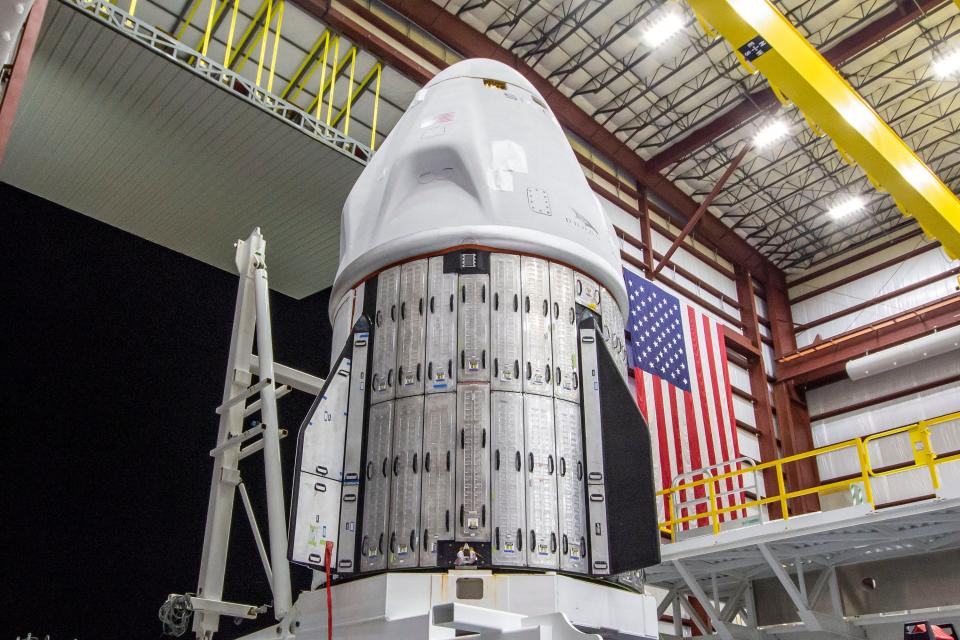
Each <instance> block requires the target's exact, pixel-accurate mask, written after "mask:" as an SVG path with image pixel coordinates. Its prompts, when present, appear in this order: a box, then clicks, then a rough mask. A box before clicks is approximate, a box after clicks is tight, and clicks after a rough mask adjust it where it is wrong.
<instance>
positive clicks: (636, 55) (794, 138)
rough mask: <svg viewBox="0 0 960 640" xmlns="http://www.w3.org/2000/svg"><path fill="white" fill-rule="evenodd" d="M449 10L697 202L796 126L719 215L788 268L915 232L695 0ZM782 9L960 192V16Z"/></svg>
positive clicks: (880, 6)
mask: <svg viewBox="0 0 960 640" xmlns="http://www.w3.org/2000/svg"><path fill="white" fill-rule="evenodd" d="M438 4H441V5H442V6H443V7H444V8H445V9H446V10H447V11H449V12H451V13H453V14H455V15H457V16H458V17H459V18H460V19H461V20H463V21H464V22H466V23H467V24H469V25H471V26H472V27H474V28H476V29H478V30H481V31H482V32H484V33H485V34H486V35H487V36H488V37H489V38H491V39H493V40H494V41H496V42H498V43H499V44H500V45H501V46H503V47H505V48H507V49H509V50H510V51H511V52H512V53H513V54H515V55H516V56H518V58H519V59H521V60H523V61H525V62H526V63H528V64H530V65H532V66H533V67H534V68H535V69H536V70H537V71H538V72H539V73H540V74H541V75H543V76H544V77H545V78H547V79H548V80H549V81H550V82H551V83H553V84H554V85H556V86H557V87H559V88H560V90H561V91H562V92H563V93H564V94H566V95H567V96H570V97H571V98H572V99H573V100H574V101H575V102H576V103H577V104H578V105H580V106H581V107H582V108H583V109H584V110H585V111H587V112H588V113H590V114H591V115H592V116H593V117H594V118H595V119H596V120H597V121H598V122H600V123H601V124H603V126H604V127H606V128H607V129H608V130H609V131H611V132H613V133H615V135H616V136H617V137H618V138H619V139H620V140H621V141H623V142H624V143H626V144H627V145H629V146H630V147H631V148H633V149H634V150H635V151H636V153H637V154H638V155H640V156H641V157H642V158H644V159H645V160H647V161H648V162H650V163H651V164H652V165H653V166H655V167H657V168H659V169H660V170H661V171H662V172H663V173H664V174H665V175H667V176H668V177H669V178H670V179H671V180H673V181H674V182H675V183H676V184H678V185H679V186H680V187H681V188H682V189H683V190H684V191H686V192H687V193H689V194H691V195H693V196H694V197H695V198H696V199H698V200H699V199H702V198H703V197H704V196H705V195H706V194H707V193H708V192H709V191H710V189H711V188H712V186H713V184H714V183H715V182H716V180H717V178H718V177H719V176H720V175H721V174H722V172H723V171H724V169H725V168H726V167H727V165H728V164H729V163H730V161H731V160H732V159H733V158H734V156H735V155H736V154H737V152H738V151H739V149H740V148H741V145H742V144H743V143H744V142H745V141H748V140H751V139H752V138H753V137H754V136H755V135H756V133H757V132H758V131H759V130H760V129H761V128H762V127H764V126H766V125H767V124H769V123H770V122H771V121H773V120H779V121H781V122H783V123H784V124H785V125H786V127H787V128H788V134H787V135H786V136H785V137H784V138H783V139H782V140H780V141H778V142H776V143H774V144H771V145H770V146H768V147H765V148H763V149H756V150H753V151H751V152H750V153H748V155H747V157H746V158H745V160H744V162H743V164H742V165H741V166H740V167H739V168H738V169H737V170H736V172H735V173H734V175H733V177H732V178H731V179H730V181H729V182H728V183H727V186H726V188H725V189H724V190H723V192H722V194H721V195H720V196H719V197H718V198H717V200H716V201H715V203H714V205H713V206H712V207H711V209H712V211H713V212H714V213H715V214H716V215H717V216H718V217H719V218H720V219H721V220H722V221H723V222H724V223H726V224H727V225H728V226H730V227H732V228H734V229H735V230H736V231H737V232H738V233H739V234H740V235H741V236H742V237H744V238H745V239H747V241H748V242H750V243H751V244H752V245H753V246H755V247H757V248H758V249H759V250H760V251H761V252H762V253H764V254H765V255H767V256H768V257H769V258H771V260H772V261H773V262H774V263H775V264H777V265H778V266H780V267H782V268H784V269H786V270H788V271H789V270H793V269H798V268H803V267H806V266H809V265H810V264H812V263H813V262H815V261H817V260H818V259H821V258H823V257H825V256H827V255H830V254H831V253H833V252H836V251H839V250H841V249H843V248H845V247H847V246H850V245H852V244H855V243H858V242H862V241H865V240H869V239H872V238H876V237H879V236H882V235H884V234H886V233H889V232H890V231H891V230H893V229H895V228H900V227H903V226H907V225H912V224H913V223H912V221H905V220H904V218H903V217H902V215H901V214H900V212H899V211H898V210H897V208H896V206H895V204H894V202H893V199H892V198H891V197H890V196H888V195H886V194H884V193H879V192H878V191H877V190H876V189H874V188H873V187H872V186H871V185H870V184H869V182H868V181H867V178H866V176H865V175H864V173H863V172H862V171H861V170H860V169H859V168H858V167H856V166H855V165H852V164H849V163H847V162H846V161H845V160H844V159H843V158H842V157H841V156H840V154H839V153H838V152H837V150H836V147H835V146H834V144H833V143H832V141H831V140H830V139H829V138H826V137H824V136H819V135H817V134H815V133H814V132H813V130H812V129H811V128H810V127H809V126H808V125H807V123H806V122H805V121H804V118H803V116H802V114H800V113H799V111H798V110H797V109H796V108H794V107H792V106H787V107H781V105H780V103H779V102H778V101H777V100H775V99H771V98H772V94H770V93H769V92H765V91H764V89H765V88H766V86H767V83H766V81H765V80H764V78H763V77H762V76H760V75H758V74H753V75H751V74H749V73H748V72H747V71H746V70H745V69H744V68H743V67H742V66H741V64H740V63H739V61H738V60H737V58H736V57H735V56H734V54H733V52H732V50H731V49H730V47H729V46H728V44H727V43H726V42H725V41H724V40H722V39H720V40H712V41H711V40H710V39H709V38H708V37H707V36H706V34H705V32H704V29H703V28H702V26H701V25H700V24H699V23H698V21H697V20H696V18H695V16H694V15H693V12H692V11H691V10H690V8H689V7H688V6H687V5H686V4H685V3H683V2H677V3H673V2H663V1H661V0H642V1H640V2H635V1H629V0H562V1H550V2H536V1H533V0H486V1H484V0H445V1H438ZM774 4H775V5H776V6H777V7H778V8H779V9H780V10H781V11H782V12H783V13H784V14H785V15H786V16H788V17H789V18H790V20H791V21H792V22H793V24H794V26H796V27H797V29H798V30H799V31H800V32H801V33H802V34H803V35H805V36H806V37H807V38H808V39H809V40H810V42H811V43H812V44H814V45H815V46H816V47H817V49H818V50H819V51H821V53H826V54H827V56H828V58H839V59H840V60H839V62H840V64H839V65H838V70H839V71H840V73H841V75H843V76H844V77H845V78H846V79H847V80H848V81H849V82H850V83H851V84H852V85H853V86H854V87H855V88H856V89H857V90H858V91H860V93H861V94H862V95H863V96H864V98H865V99H866V100H867V101H868V102H869V103H870V104H871V105H872V106H873V107H874V108H875V109H876V110H877V111H878V113H879V114H880V115H881V117H883V118H884V119H885V120H886V121H887V122H888V123H889V124H890V125H891V126H892V127H893V128H894V130H895V131H896V132H897V133H898V134H899V135H900V136H901V137H902V138H903V139H904V140H905V141H906V142H907V144H908V145H910V146H911V147H912V148H913V149H914V150H915V151H916V152H917V153H918V154H919V155H920V156H921V158H922V159H923V160H924V161H926V162H927V163H928V164H929V165H930V167H931V168H932V169H933V170H934V171H935V172H936V173H937V174H938V175H939V176H940V178H941V179H942V180H943V181H944V183H946V184H947V185H948V186H949V187H950V188H951V189H952V190H953V191H954V192H957V191H958V190H960V161H958V157H960V155H958V154H957V148H958V146H960V134H958V133H957V132H958V131H960V82H958V80H960V77H958V76H956V75H954V76H953V77H948V78H941V77H938V75H937V74H936V73H935V72H934V70H933V68H932V67H933V65H934V63H935V61H936V60H937V59H938V58H939V57H940V56H942V55H944V54H946V53H947V52H948V51H951V50H953V49H955V48H956V47H957V46H958V45H960V8H958V6H957V5H956V4H955V3H953V2H949V1H939V2H937V1H933V2H931V1H927V2H921V1H914V0H867V1H860V0H840V1H837V0H775V1H774ZM664 12H675V14H676V15H678V16H680V18H681V20H682V22H683V26H682V28H681V29H679V30H678V31H677V32H676V33H675V34H674V35H673V36H672V37H670V38H668V39H667V40H666V41H664V42H662V43H660V44H658V45H657V46H651V44H652V43H651V42H650V41H649V38H648V37H647V34H648V33H649V30H650V29H651V28H652V29H653V30H654V31H656V29H657V25H658V22H657V21H658V20H662V19H663V16H664ZM898 18H899V19H898ZM888 24H893V25H902V26H900V27H899V28H894V29H892V30H889V31H890V32H889V35H887V34H886V31H888V29H886V28H880V27H885V25H888ZM877 33H880V34H882V35H885V36H886V37H883V38H880V39H877V40H873V41H872V42H870V41H869V40H867V41H866V42H865V43H861V46H860V47H855V48H854V49H853V55H849V53H850V52H851V51H850V50H851V44H852V43H855V42H857V40H858V39H859V40H863V39H864V38H863V34H871V35H872V34H877ZM858 36H859V37H858ZM831 49H833V52H834V55H833V56H830V55H829V52H830V51H831ZM857 49H860V50H857ZM711 125H712V126H711ZM691 132H694V138H693V140H690V139H689V138H690V136H691ZM711 132H719V133H720V135H712V133H711ZM697 134H701V135H699V136H698V135H697ZM852 196H861V197H862V199H863V200H864V202H865V207H864V208H863V210H862V211H858V212H856V213H854V214H853V215H851V216H849V217H847V218H845V219H843V220H840V221H834V220H833V219H831V217H830V216H829V215H828V211H829V210H830V209H831V207H833V206H834V205H835V204H837V203H838V202H840V201H843V200H845V199H846V198H849V197H852Z"/></svg>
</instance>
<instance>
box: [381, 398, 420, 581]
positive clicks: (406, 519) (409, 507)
mask: <svg viewBox="0 0 960 640" xmlns="http://www.w3.org/2000/svg"><path fill="white" fill-rule="evenodd" d="M422 449H423V396H415V397H412V398H401V399H399V400H397V401H396V409H395V415H394V426H393V461H392V463H391V469H390V473H391V487H390V492H391V494H392V499H391V501H390V544H389V549H390V555H389V561H388V566H389V567H390V568H391V569H400V568H404V567H415V566H417V564H419V562H420V546H419V540H420V475H421V474H420V464H421V462H422V457H421V456H422Z"/></svg>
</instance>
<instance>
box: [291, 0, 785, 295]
mask: <svg viewBox="0 0 960 640" xmlns="http://www.w3.org/2000/svg"><path fill="white" fill-rule="evenodd" d="M293 1H294V2H295V3H296V4H297V5H299V6H300V7H302V8H303V9H304V10H306V11H308V12H309V13H312V14H313V15H315V16H316V17H317V18H319V19H321V20H323V21H324V22H326V23H327V24H329V25H330V26H331V27H333V28H334V29H337V30H338V31H341V32H342V33H344V34H345V35H347V36H348V37H349V38H351V39H353V40H354V41H357V42H360V43H362V45H363V46H364V47H365V48H367V49H368V50H369V51H371V52H372V53H374V54H376V55H377V56H379V57H381V58H383V59H384V60H385V61H387V63H388V64H390V65H391V66H393V67H394V68H396V69H397V70H398V71H400V72H401V73H403V74H405V75H407V76H408V77H409V78H411V79H412V80H414V81H416V82H419V83H421V84H422V83H426V82H427V81H428V80H429V79H430V78H432V77H433V75H435V74H436V72H437V70H439V69H437V70H433V71H430V70H429V69H428V66H434V65H436V66H439V67H440V68H443V67H445V66H447V64H449V63H448V62H447V61H445V60H443V59H441V58H440V57H439V56H437V55H436V54H433V53H431V54H430V56H429V57H425V58H422V59H419V60H418V59H415V58H419V56H421V55H422V54H424V53H427V52H428V50H427V49H426V47H424V46H423V45H421V44H420V43H417V42H416V41H415V40H414V39H412V38H410V37H409V36H408V35H407V34H405V33H403V32H401V31H400V30H399V29H397V28H396V27H395V26H393V25H392V24H390V23H389V22H387V21H386V20H383V18H381V17H379V16H377V15H376V14H374V13H373V12H371V11H370V10H369V9H368V8H366V7H364V6H362V5H360V4H359V3H357V2H354V1H353V0H333V1H332V2H331V1H330V0H293ZM382 2H383V4H385V5H387V6H388V7H390V8H392V9H393V10H395V11H397V12H398V13H400V14H401V15H402V16H404V17H406V18H407V19H408V20H410V21H411V22H412V23H414V24H415V25H417V26H419V27H420V28H421V29H423V30H424V31H426V32H427V33H429V34H430V35H432V36H433V37H435V38H437V39H438V40H439V41H440V42H443V43H444V44H446V45H447V46H449V47H450V48H452V49H454V50H455V51H458V52H459V53H460V54H462V55H464V56H465V57H469V58H491V59H493V60H498V61H500V62H503V63H505V64H507V65H509V66H511V67H513V68H514V69H516V70H517V71H519V72H520V73H521V74H522V75H523V76H524V77H526V78H527V79H528V80H529V81H530V82H531V83H532V84H533V85H534V86H535V87H536V88H537V90H538V91H539V92H540V93H541V94H542V95H543V97H544V99H545V100H546V101H547V103H548V104H549V105H550V108H551V109H552V110H553V112H554V114H555V115H556V116H557V119H558V120H559V121H560V123H561V124H562V125H563V126H564V128H566V129H567V130H568V131H570V132H571V133H573V134H574V135H576V136H578V137H579V138H581V139H582V140H584V141H585V142H586V143H587V144H589V145H591V146H592V147H594V148H595V149H597V151H599V152H600V153H601V154H603V155H604V156H606V157H607V158H608V159H609V160H610V161H611V162H613V163H614V164H616V165H618V166H619V167H621V168H622V169H623V170H624V171H626V172H627V173H629V174H630V175H631V176H632V177H633V178H634V179H635V180H636V181H637V182H638V183H639V184H641V185H643V186H644V187H646V188H647V189H648V191H649V193H650V194H651V195H653V196H655V197H656V198H658V199H659V200H660V201H662V202H663V203H664V204H665V205H667V206H668V207H669V208H671V209H673V210H675V211H676V212H678V213H679V214H680V216H681V217H682V218H683V219H684V220H687V219H689V218H690V217H691V216H692V215H693V214H694V212H696V210H697V208H698V203H697V202H696V201H695V200H694V199H693V198H691V197H690V196H689V195H687V194H686V193H684V192H683V191H682V190H680V188H679V187H677V186H676V185H675V184H673V183H672V182H671V181H669V180H668V179H666V178H665V177H664V176H662V175H660V174H659V173H657V172H656V171H654V170H652V169H651V168H650V167H649V166H647V164H646V163H645V162H644V160H643V159H642V158H641V157H640V156H638V155H637V154H636V152H634V151H633V149H631V148H629V147H628V146H627V145H625V144H624V143H623V142H621V141H620V140H619V138H617V137H616V136H615V135H614V134H613V133H611V132H610V131H608V130H607V129H605V128H604V127H603V126H602V125H601V124H600V123H598V122H597V121H596V120H594V119H593V117H592V116H590V115H589V114H588V113H587V112H585V111H584V110H583V109H581V108H580V107H579V106H577V105H576V104H575V103H574V102H573V100H571V99H570V98H568V97H567V96H565V95H564V94H563V93H561V92H560V91H559V90H558V89H557V88H556V87H554V86H553V85H552V84H551V83H550V82H548V81H547V80H546V79H545V78H543V77H542V76H541V75H539V74H538V73H537V72H536V71H534V70H533V69H532V68H531V67H530V66H529V65H527V64H526V63H524V62H523V61H522V60H520V59H519V58H518V57H517V56H515V55H514V54H512V53H510V52H509V51H507V50H506V49H504V48H503V47H501V46H500V45H498V44H496V43H495V42H493V41H492V40H491V39H489V38H488V37H487V36H486V35H484V34H483V33H481V32H479V31H477V30H476V29H474V28H472V27H470V26H469V25H467V24H466V23H464V22H463V21H461V20H460V19H459V18H457V17H456V16H455V15H453V14H452V13H449V12H448V11H446V10H445V9H443V8H442V7H440V6H439V5H437V4H434V3H433V2H423V1H419V0H418V1H413V0H382ZM425 63H426V64H425ZM441 65H442V66H441ZM698 234H699V235H700V236H701V237H702V238H703V239H705V240H707V241H709V242H710V243H711V244H713V245H715V246H719V247H723V248H724V253H725V254H726V255H725V257H726V258H727V259H729V260H730V261H732V262H735V263H737V264H741V265H743V266H744V267H746V268H748V269H750V271H751V272H752V273H753V274H754V277H756V278H757V279H758V280H760V281H761V282H764V283H765V282H766V281H767V274H768V273H770V272H775V273H779V270H778V269H777V267H776V266H774V264H773V263H772V262H771V261H770V260H769V259H767V258H766V257H765V256H764V255H763V254H761V253H760V252H759V251H758V250H756V249H755V248H754V247H752V246H751V245H750V244H749V243H748V242H747V241H746V240H744V239H742V238H741V237H740V236H738V235H737V234H736V232H734V231H733V230H732V229H730V228H729V227H727V226H726V225H725V224H723V223H722V222H720V220H719V219H717V218H716V217H715V216H713V215H711V214H708V215H706V216H704V218H703V220H701V222H700V224H699V231H698Z"/></svg>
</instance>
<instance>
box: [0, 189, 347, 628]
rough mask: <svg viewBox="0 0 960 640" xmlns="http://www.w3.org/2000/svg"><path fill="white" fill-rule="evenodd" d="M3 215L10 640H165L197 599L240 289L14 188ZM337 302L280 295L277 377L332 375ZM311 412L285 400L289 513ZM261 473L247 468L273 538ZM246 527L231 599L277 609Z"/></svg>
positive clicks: (228, 278)
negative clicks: (301, 437)
mask: <svg viewBox="0 0 960 640" xmlns="http://www.w3.org/2000/svg"><path fill="white" fill-rule="evenodd" d="M0 212H2V214H3V215H2V220H3V227H2V232H0V233H2V238H3V241H2V246H3V253H2V257H0V259H2V261H3V271H4V272H5V274H6V277H5V278H4V280H5V281H6V282H5V285H6V286H5V290H6V292H7V293H6V295H5V296H4V303H3V306H2V313H3V315H4V330H3V332H2V335H3V341H4V348H3V353H4V356H5V357H4V365H5V367H4V368H5V369H6V371H5V374H6V375H4V376H3V378H4V380H5V382H4V384H3V397H4V400H3V413H2V415H3V423H4V424H3V429H2V433H3V435H4V437H3V441H2V444H0V448H2V451H3V455H2V464H3V467H2V469H3V471H2V473H3V476H2V477H3V478H4V484H3V487H2V490H0V500H2V503H3V505H2V510H0V513H2V525H0V528H2V531H3V546H2V557H3V566H2V570H0V573H2V576H0V603H2V606H0V640H5V639H7V638H9V639H10V640H13V639H14V638H16V637H17V636H18V635H20V636H21V637H26V635H27V633H28V632H30V633H33V634H34V636H37V635H39V636H40V637H41V638H42V637H43V636H44V635H46V634H49V635H50V637H51V640H70V639H73V638H76V639H78V640H103V639H109V638H137V639H139V638H159V637H160V636H161V633H160V629H161V625H160V622H159V621H158V619H157V609H158V608H159V606H160V604H161V603H162V602H163V600H164V599H165V598H166V596H167V594H169V593H183V592H185V591H195V590H196V583H197V572H198V569H199V561H200V551H201V546H202V541H203V527H204V518H205V515H206V505H207V496H208V491H209V487H210V473H211V468H212V467H211V458H210V456H209V451H210V449H211V448H212V447H213V446H214V443H215V439H216V430H217V416H216V415H215V414H214V408H215V407H216V406H217V405H218V404H219V403H220V401H221V397H220V396H221V393H222V388H223V380H224V374H225V366H226V359H227V350H228V347H229V340H230V331H231V325H232V322H233V308H234V302H235V298H236V289H237V277H236V276H235V275H233V274H230V273H227V272H224V271H221V270H219V269H216V268H214V267H211V266H209V265H207V264H204V263H201V262H198V261H196V260H193V259H191V258H188V257H186V256H184V255H181V254H179V253H176V252H173V251H170V250H168V249H165V248H163V247H160V246H158V245H155V244H152V243H150V242H147V241H146V240H143V239H141V238H138V237H136V236H133V235H131V234H128V233H125V232H123V231H120V230H118V229H115V228H113V227H110V226H108V225H105V224H102V223H100V222H97V221H96V220H93V219H92V218H89V217H86V216H84V215H81V214H78V213H76V212H73V211H70V210H68V209H64V208H63V207H60V206H58V205H56V204H53V203H51V202H48V201H46V200H43V199H41V198H38V197H36V196H34V195H31V194H29V193H26V192H24V191H20V190H18V189H15V188H13V187H11V186H9V185H6V184H2V183H0ZM264 235H265V236H266V238H267V259H268V264H269V256H270V229H269V228H266V227H265V228H264ZM233 240H235V238H222V239H211V242H225V243H229V242H233ZM328 297H329V290H326V291H323V292H320V293H318V294H316V295H314V296H311V297H309V298H306V299H303V300H293V299H291V298H288V297H286V296H283V295H280V294H277V293H275V292H273V293H272V297H271V304H272V317H273V336H274V349H275V357H276V359H277V361H278V362H282V363H284V364H287V365H290V366H293V367H296V368H298V369H302V370H304V371H307V372H310V373H314V374H317V375H326V372H327V365H328V361H329V357H330V335H331V330H330V323H329V320H328V317H327V303H328ZM311 400H312V398H310V397H309V396H307V395H306V394H302V393H298V392H294V393H292V394H290V395H288V396H287V397H286V398H283V399H281V400H280V401H279V412H280V424H281V426H282V427H286V428H287V429H289V430H290V436H288V437H287V438H286V439H284V440H283V441H282V442H281V447H282V449H283V456H284V476H285V482H286V489H287V491H286V496H287V499H288V500H289V495H290V480H291V477H292V476H291V473H292V467H291V465H292V461H293V446H294V442H295V435H296V432H297V429H298V428H299V425H300V421H301V420H302V419H303V417H304V415H305V413H306V411H307V409H308V408H309V405H310V402H311ZM256 417H257V416H254V417H253V418H254V419H255V418H256ZM262 468H263V467H262V457H260V456H258V455H254V456H251V457H249V458H247V459H246V460H244V461H243V462H242V463H241V473H242V474H243V477H244V479H245V480H246V484H247V488H248V490H249V491H250V494H251V498H252V500H253V502H254V508H255V509H256V510H257V515H258V518H259V521H260V524H261V530H262V531H263V535H264V537H265V538H266V537H267V533H266V503H265V497H264V496H265V493H264V490H263V473H262ZM233 529H234V532H235V535H234V537H233V540H232V546H231V548H230V556H229V562H228V569H227V589H226V592H225V594H224V595H225V598H227V599H229V600H233V601H236V602H244V603H250V604H262V603H265V602H268V601H269V589H268V586H267V583H266V579H265V578H264V575H263V570H262V568H261V565H260V560H259V558H258V556H257V552H256V548H255V546H254V543H253V538H252V536H251V535H250V532H249V526H248V525H247V522H246V518H245V516H244V514H243V507H242V505H241V504H240V501H239V497H238V499H237V503H236V505H235V508H234V521H233ZM293 577H294V593H296V592H297V591H298V590H300V589H304V588H308V587H309V572H307V571H301V570H299V569H298V568H297V567H294V568H293ZM271 620H272V617H271V616H269V615H268V616H267V619H264V620H261V621H260V622H253V623H250V622H244V623H243V624H242V625H235V624H234V623H233V622H232V621H230V620H225V621H223V622H221V630H222V633H221V636H220V637H223V638H233V637H236V636H238V635H241V634H243V633H249V632H251V631H254V630H256V629H259V628H262V627H264V626H267V625H268V624H269V622H270V621H271ZM191 635H192V634H191Z"/></svg>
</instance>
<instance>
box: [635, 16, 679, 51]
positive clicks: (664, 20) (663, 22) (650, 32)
mask: <svg viewBox="0 0 960 640" xmlns="http://www.w3.org/2000/svg"><path fill="white" fill-rule="evenodd" d="M683 26H684V23H683V16H682V15H680V13H678V12H677V11H674V10H667V11H665V12H664V13H662V14H661V15H660V16H659V17H657V18H654V19H653V20H651V21H650V23H649V24H648V25H647V28H646V30H644V32H643V41H644V42H646V43H647V46H648V47H650V48H651V49H656V48H657V47H659V46H660V45H662V44H663V43H664V42H666V41H667V40H669V39H670V38H672V37H673V36H674V35H676V34H677V33H679V32H680V31H682V30H683Z"/></svg>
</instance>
